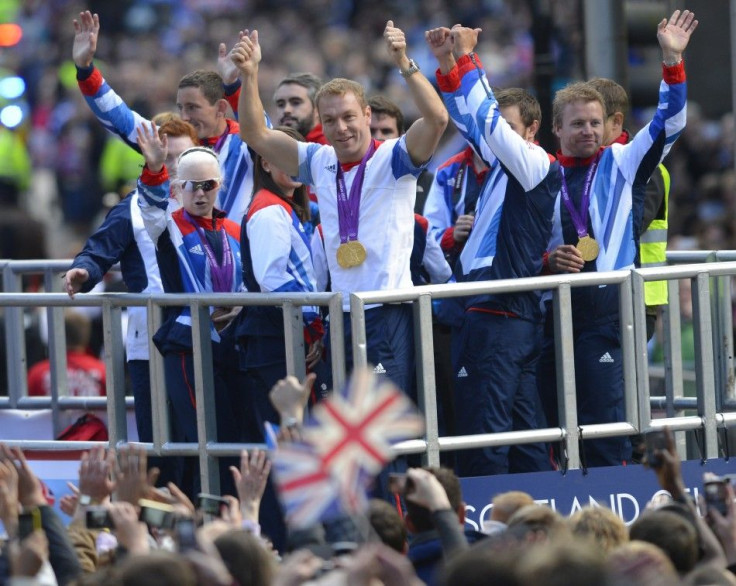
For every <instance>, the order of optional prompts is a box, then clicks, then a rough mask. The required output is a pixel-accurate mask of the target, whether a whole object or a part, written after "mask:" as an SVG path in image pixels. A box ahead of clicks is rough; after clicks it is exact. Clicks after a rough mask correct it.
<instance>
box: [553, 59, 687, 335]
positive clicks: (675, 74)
mask: <svg viewBox="0 0 736 586" xmlns="http://www.w3.org/2000/svg"><path fill="white" fill-rule="evenodd" d="M686 95H687V86H686V82H685V68H684V65H683V64H682V63H680V64H678V65H675V66H673V67H663V80H662V82H661V84H660V88H659V105H658V107H657V110H656V113H655V115H654V118H653V120H652V121H651V122H650V123H649V124H647V125H646V126H645V127H644V128H642V129H641V130H640V131H639V132H638V133H637V134H636V135H635V136H634V138H633V139H632V141H631V142H629V143H627V144H617V143H614V144H612V145H611V146H610V147H608V148H606V149H604V150H603V151H602V154H601V159H600V163H599V165H598V169H597V171H596V174H595V176H594V178H593V186H592V193H591V199H590V207H589V212H588V216H589V218H588V230H589V234H591V235H592V236H594V237H595V238H596V240H597V241H598V244H599V246H600V254H599V255H598V258H597V259H596V260H595V262H588V263H585V267H584V268H583V271H586V272H587V271H611V270H617V269H628V268H633V267H635V266H639V262H640V259H639V237H640V234H641V232H642V217H643V213H644V204H645V198H646V192H647V183H648V181H649V178H650V177H651V175H652V174H653V173H654V172H655V170H656V168H657V166H658V165H659V164H660V163H661V161H662V159H663V158H664V157H665V156H666V155H667V153H668V152H669V150H670V148H671V147H672V144H673V143H674V141H675V140H676V139H677V137H678V136H679V135H680V133H681V132H682V130H683V129H684V128H685V122H686V118H687V115H686ZM559 158H560V163H561V164H562V165H563V167H564V168H565V177H566V180H567V183H568V186H569V189H570V194H571V197H572V199H573V201H574V202H575V205H576V206H578V207H579V205H580V196H581V193H582V189H581V184H582V182H583V181H584V179H585V170H586V169H587V165H588V164H589V163H590V161H581V160H579V159H571V158H569V157H562V156H560V157H559ZM577 239H578V236H577V232H576V231H575V228H574V226H573V224H572V220H571V219H570V214H569V212H568V211H567V209H566V208H565V206H564V205H561V203H560V201H559V199H558V204H557V207H556V209H555V217H554V230H553V232H552V239H551V241H550V245H549V247H548V249H549V250H554V248H556V247H557V246H558V245H560V244H563V243H567V244H575V243H576V242H577ZM572 301H573V304H574V307H575V315H574V317H575V325H576V326H581V325H585V324H591V323H606V322H611V321H615V320H616V319H617V317H618V288H617V287H576V288H575V289H574V290H573V291H572Z"/></svg>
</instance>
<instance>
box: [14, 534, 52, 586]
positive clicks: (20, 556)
mask: <svg viewBox="0 0 736 586" xmlns="http://www.w3.org/2000/svg"><path fill="white" fill-rule="evenodd" d="M48 559H49V541H48V539H47V538H46V534H45V533H44V532H43V531H41V530H40V529H37V530H36V531H34V532H33V533H31V534H30V535H29V536H28V537H26V538H25V539H24V540H23V541H21V543H20V544H19V545H18V546H17V547H11V548H10V573H11V575H12V576H15V577H18V578H20V577H25V578H34V577H35V576H36V574H38V572H39V571H40V570H41V566H42V565H43V563H44V562H45V561H46V560H48ZM33 582H34V583H35V580H33ZM24 583H25V582H24Z"/></svg>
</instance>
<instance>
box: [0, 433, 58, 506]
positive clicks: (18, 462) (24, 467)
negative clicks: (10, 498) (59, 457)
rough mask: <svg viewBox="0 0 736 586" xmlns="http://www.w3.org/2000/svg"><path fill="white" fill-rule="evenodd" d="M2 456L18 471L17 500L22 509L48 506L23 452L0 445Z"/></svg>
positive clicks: (16, 448) (16, 447) (41, 488)
mask: <svg viewBox="0 0 736 586" xmlns="http://www.w3.org/2000/svg"><path fill="white" fill-rule="evenodd" d="M0 450H2V454H3V456H4V457H5V458H6V459H7V460H9V461H10V463H11V464H12V465H14V466H15V467H16V470H17V471H18V500H19V501H20V504H21V505H23V507H25V508H28V507H40V506H42V505H46V504H48V503H47V502H46V497H44V496H43V487H42V486H41V481H40V480H39V479H38V477H37V476H36V474H35V473H34V472H33V470H31V467H30V466H29V465H28V460H26V457H25V455H24V454H23V450H21V449H20V448H19V447H18V446H15V447H13V448H11V447H8V446H7V445H5V444H0Z"/></svg>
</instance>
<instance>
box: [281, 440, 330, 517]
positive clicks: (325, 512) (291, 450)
mask: <svg viewBox="0 0 736 586" xmlns="http://www.w3.org/2000/svg"><path fill="white" fill-rule="evenodd" d="M271 459H272V460H273V473H274V479H275V481H276V485H277V486H278V489H279V497H280V499H281V504H282V505H283V506H284V514H285V516H286V522H287V523H288V524H289V526H291V527H309V526H310V525H313V524H315V523H317V522H318V521H321V520H325V519H330V518H333V517H336V516H337V515H338V514H339V513H340V511H341V510H342V508H343V507H342V496H341V490H342V489H341V487H340V484H339V482H338V481H337V479H335V478H333V477H332V476H330V474H329V472H328V471H327V470H325V468H324V466H323V464H322V458H320V457H319V455H317V454H316V453H315V451H314V448H313V446H311V445H308V444H301V443H289V442H284V443H281V444H280V445H279V447H278V449H277V450H275V451H274V452H273V453H272V456H271Z"/></svg>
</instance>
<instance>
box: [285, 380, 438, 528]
mask: <svg viewBox="0 0 736 586" xmlns="http://www.w3.org/2000/svg"><path fill="white" fill-rule="evenodd" d="M423 431H424V419H423V418H422V417H421V415H420V414H419V413H418V411H417V410H416V408H415V407H414V405H413V404H412V402H411V401H410V400H409V399H408V398H407V397H406V395H404V393H402V392H401V390H400V389H399V388H398V387H397V386H396V385H394V384H393V383H392V382H390V381H389V380H387V379H383V378H381V379H379V378H378V377H376V375H375V374H373V372H372V371H371V370H368V369H365V370H357V371H355V372H354V373H353V375H352V377H351V379H350V382H349V383H348V385H347V386H346V387H345V389H344V390H342V391H341V392H335V393H334V394H333V395H332V396H331V397H330V398H328V399H326V400H324V401H322V402H321V403H319V404H318V405H317V406H316V407H315V408H314V410H313V411H312V417H311V418H309V419H308V420H307V421H305V424H304V428H303V431H302V436H303V439H304V445H298V444H297V445H294V444H292V445H291V447H287V445H286V444H282V445H280V446H279V448H278V450H277V451H276V452H275V455H274V469H275V472H276V482H277V484H278V486H279V490H280V493H281V498H282V502H283V504H284V508H285V509H286V514H287V519H288V520H289V522H290V524H301V523H302V522H304V524H309V522H314V520H317V519H324V518H326V517H327V515H328V514H329V513H331V512H332V511H333V510H334V508H335V507H336V506H338V505H339V507H340V508H341V509H342V510H343V511H349V512H354V511H357V510H360V509H362V508H364V506H365V503H366V494H365V493H366V489H367V488H368V487H369V485H370V483H371V482H372V481H373V478H374V477H375V476H376V475H377V474H378V473H379V472H380V471H381V470H382V468H383V467H384V466H385V465H386V464H387V463H388V462H389V461H390V460H391V459H392V457H393V453H392V450H391V446H392V445H393V444H394V443H396V442H399V441H402V440H404V439H408V438H410V437H416V436H417V435H420V434H421V433H422V432H423ZM282 452H283V453H282ZM303 509H307V510H303Z"/></svg>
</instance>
